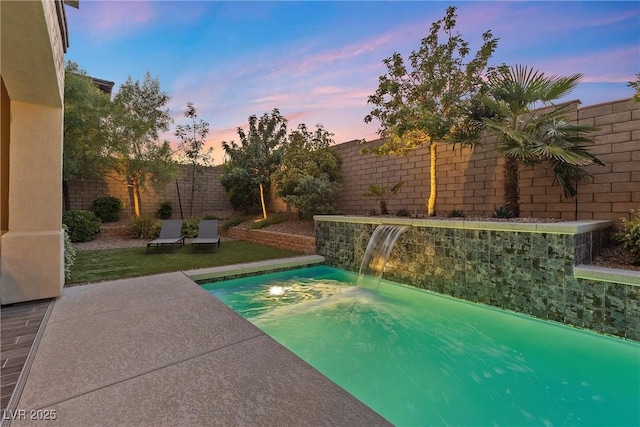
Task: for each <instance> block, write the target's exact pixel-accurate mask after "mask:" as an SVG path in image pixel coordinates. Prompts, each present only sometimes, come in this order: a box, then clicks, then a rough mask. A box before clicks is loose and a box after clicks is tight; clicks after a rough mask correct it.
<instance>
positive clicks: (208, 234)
mask: <svg viewBox="0 0 640 427" xmlns="http://www.w3.org/2000/svg"><path fill="white" fill-rule="evenodd" d="M202 246H204V247H207V246H211V247H212V248H213V250H214V251H215V250H217V248H219V247H220V237H219V236H218V220H217V219H205V220H202V221H200V225H199V226H198V237H196V238H195V239H193V240H191V252H193V251H194V250H196V249H198V247H202Z"/></svg>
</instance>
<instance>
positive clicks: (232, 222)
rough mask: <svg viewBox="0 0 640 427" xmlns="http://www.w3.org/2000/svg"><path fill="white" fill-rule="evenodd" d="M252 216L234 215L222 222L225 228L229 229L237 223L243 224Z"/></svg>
mask: <svg viewBox="0 0 640 427" xmlns="http://www.w3.org/2000/svg"><path fill="white" fill-rule="evenodd" d="M250 218H251V217H249V216H234V217H232V218H229V219H228V220H226V221H225V223H224V224H222V228H224V229H225V230H228V229H230V228H231V227H235V226H236V225H240V224H242V223H243V222H245V221H247V220H248V219H250Z"/></svg>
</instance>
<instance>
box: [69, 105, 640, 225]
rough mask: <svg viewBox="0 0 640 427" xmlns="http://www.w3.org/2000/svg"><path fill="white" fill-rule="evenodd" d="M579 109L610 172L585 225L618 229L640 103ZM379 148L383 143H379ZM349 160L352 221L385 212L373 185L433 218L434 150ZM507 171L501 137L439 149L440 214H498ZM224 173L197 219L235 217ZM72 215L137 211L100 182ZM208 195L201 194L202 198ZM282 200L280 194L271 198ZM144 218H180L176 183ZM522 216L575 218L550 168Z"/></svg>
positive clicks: (595, 169)
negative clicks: (169, 210)
mask: <svg viewBox="0 0 640 427" xmlns="http://www.w3.org/2000/svg"><path fill="white" fill-rule="evenodd" d="M579 107H580V106H579V103H578V102H573V103H571V104H569V105H568V112H567V117H568V118H572V119H574V120H577V122H578V123H579V124H585V125H593V126H597V127H598V130H597V131H596V132H594V133H593V137H594V144H593V145H592V146H591V147H590V150H591V152H592V153H594V154H595V155H597V156H598V157H599V158H600V159H601V160H602V161H603V162H604V163H605V166H602V167H601V166H589V167H588V168H587V170H588V171H589V172H590V173H592V174H593V176H594V178H593V182H591V183H584V184H580V186H579V187H578V197H577V218H578V219H606V220H613V221H616V222H619V220H620V218H621V217H629V215H630V214H629V210H630V209H636V210H638V209H640V104H637V103H633V102H631V100H620V101H612V102H608V103H604V104H598V105H593V106H586V107H582V108H579ZM374 143H381V141H377V142H374ZM334 148H335V150H336V151H337V152H338V154H339V155H340V156H341V157H342V173H343V176H344V182H343V192H342V194H341V196H340V199H339V200H338V206H339V208H340V209H341V211H342V212H343V213H345V214H352V215H366V214H367V213H368V212H369V211H370V210H371V209H376V210H378V211H379V210H380V206H379V203H378V202H377V200H376V199H375V198H371V197H365V196H363V194H364V193H365V192H366V191H367V188H368V186H369V184H378V185H383V184H395V183H396V182H398V181H405V185H404V186H403V187H402V189H401V190H400V191H399V192H398V194H396V195H395V196H392V197H390V198H389V201H388V208H389V211H390V212H391V213H395V212H397V211H398V210H399V209H407V210H408V211H409V212H410V213H411V214H412V215H414V214H417V215H426V201H427V198H428V197H429V192H430V188H429V173H430V169H429V160H430V155H429V150H428V148H426V147H425V148H420V149H418V150H415V151H414V152H413V153H412V154H411V155H409V156H407V157H394V156H385V157H377V156H373V155H363V154H359V151H360V148H361V146H360V144H359V141H350V142H346V143H343V144H338V145H336V146H334ZM503 164H504V160H503V159H502V158H501V157H499V156H498V155H497V152H496V138H495V137H487V138H485V140H484V141H483V145H482V146H478V147H475V148H473V149H469V148H464V149H461V148H460V147H457V148H456V149H455V150H453V149H452V148H451V147H450V146H447V145H440V146H439V148H438V170H437V178H438V189H437V191H438V193H437V206H436V209H437V212H438V213H439V214H441V215H446V214H447V213H449V212H451V211H452V210H454V209H457V210H462V211H464V212H465V214H466V215H467V216H470V215H491V214H492V213H493V212H494V210H495V209H496V208H498V207H500V206H501V205H502V204H503V182H504V179H503ZM222 171H223V170H222V167H221V166H217V167H213V168H203V183H204V184H203V187H202V189H199V191H197V192H196V198H195V199H196V202H195V203H194V214H195V215H202V214H206V213H216V212H220V211H225V212H229V211H231V210H232V207H231V205H230V203H229V202H228V200H227V196H226V193H225V191H224V188H223V187H222V185H221V184H220V179H219V177H220V175H221V174H222ZM189 177H190V169H189V167H188V166H182V167H181V168H180V174H179V177H178V182H179V185H180V196H181V200H182V205H183V212H184V216H185V218H187V217H188V216H189V215H188V214H189V211H190V207H189V198H190V180H189ZM70 190H71V199H72V200H71V203H72V208H73V209H90V207H91V202H92V201H93V200H94V199H95V198H97V197H100V196H104V195H113V196H115V197H118V198H120V199H121V200H123V201H124V202H125V205H126V208H125V214H128V213H129V212H130V211H131V206H130V196H129V191H128V189H127V187H126V185H124V184H123V183H122V180H121V179H120V178H118V177H117V176H110V177H109V178H107V179H105V180H101V181H90V182H89V181H85V182H84V183H82V182H73V183H70ZM200 190H202V191H200ZM272 194H275V191H273V192H272ZM141 198H142V202H141V204H142V211H143V212H144V213H150V214H153V213H155V211H156V209H157V205H158V203H159V202H160V201H162V200H165V199H169V200H172V201H173V203H174V216H176V217H178V216H179V206H178V195H177V189H176V185H175V182H174V183H172V184H170V185H169V186H167V189H166V192H165V194H164V195H158V194H156V193H155V192H154V191H153V190H152V189H148V190H147V191H144V192H142V193H141ZM520 203H521V205H520V209H521V216H535V217H543V218H558V219H567V220H573V219H575V218H576V214H575V211H576V200H574V199H570V200H567V199H565V198H564V197H563V195H562V190H561V188H560V187H559V186H558V185H557V183H554V178H553V172H552V171H551V170H550V168H549V167H548V166H546V165H540V166H536V167H532V166H521V167H520ZM269 208H270V210H271V211H272V212H278V211H280V212H285V211H286V205H285V204H284V203H283V202H282V201H281V200H278V199H276V198H275V197H273V198H272V202H271V204H270V205H269Z"/></svg>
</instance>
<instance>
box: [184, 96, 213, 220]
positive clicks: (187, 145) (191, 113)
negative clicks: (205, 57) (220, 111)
mask: <svg viewBox="0 0 640 427" xmlns="http://www.w3.org/2000/svg"><path fill="white" fill-rule="evenodd" d="M184 116H185V117H186V118H187V119H189V120H191V123H189V124H187V125H178V126H176V131H175V135H176V137H177V138H178V139H179V140H180V148H179V149H180V151H181V153H182V156H183V160H184V161H185V162H186V163H188V164H190V165H191V197H190V215H189V216H190V217H193V205H194V198H195V191H196V187H199V186H200V182H199V180H198V179H197V178H198V173H202V171H201V170H200V169H199V166H210V165H211V164H212V163H213V157H212V153H213V147H209V148H206V147H205V142H206V138H207V135H208V134H209V123H207V122H205V121H204V120H202V119H198V112H197V111H196V107H194V105H193V103H192V102H187V110H186V111H185V113H184ZM176 185H177V182H176Z"/></svg>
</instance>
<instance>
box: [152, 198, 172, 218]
mask: <svg viewBox="0 0 640 427" xmlns="http://www.w3.org/2000/svg"><path fill="white" fill-rule="evenodd" d="M171 215H173V203H171V201H170V200H165V201H164V202H160V204H159V205H158V210H157V212H156V216H157V217H158V218H160V219H169V218H171Z"/></svg>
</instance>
